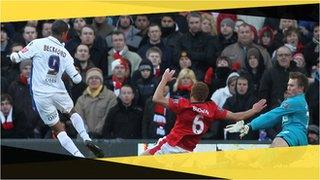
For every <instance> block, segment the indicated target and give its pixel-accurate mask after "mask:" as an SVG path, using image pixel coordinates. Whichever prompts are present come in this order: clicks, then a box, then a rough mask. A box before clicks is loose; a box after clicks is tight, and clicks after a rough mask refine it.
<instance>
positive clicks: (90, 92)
mask: <svg viewBox="0 0 320 180" xmlns="http://www.w3.org/2000/svg"><path fill="white" fill-rule="evenodd" d="M86 83H87V84H88V87H87V89H86V90H85V91H84V92H83V94H82V96H80V97H79V99H78V101H77V103H76V106H75V108H76V110H77V112H78V113H79V115H80V116H81V117H83V119H84V123H85V125H86V128H87V132H88V133H89V134H90V135H91V137H93V138H101V137H102V128H103V126H104V122H105V118H106V117H107V115H108V113H109V111H110V109H111V108H112V107H113V106H115V105H116V104H117V100H116V99H117V97H116V95H115V94H114V93H113V92H112V91H110V90H109V89H108V88H107V87H106V86H104V85H103V76H102V72H101V70H100V69H98V68H91V69H89V70H88V71H87V73H86Z"/></svg>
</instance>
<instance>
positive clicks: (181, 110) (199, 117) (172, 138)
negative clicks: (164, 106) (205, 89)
mask: <svg viewBox="0 0 320 180" xmlns="http://www.w3.org/2000/svg"><path fill="white" fill-rule="evenodd" d="M168 106H169V109H170V110H171V111H173V112H174V113H176V122H175V124H174V127H173V128H172V130H171V131H170V133H169V134H168V135H167V136H166V139H167V141H168V144H169V145H170V146H179V147H181V148H183V149H186V150H188V151H193V149H194V148H195V147H196V145H197V144H198V143H199V141H200V139H201V137H202V135H203V134H205V133H206V132H207V131H208V128H209V127H210V124H211V122H212V121H213V120H217V119H225V118H226V115H227V110H224V109H221V108H219V107H218V106H217V105H216V104H215V103H214V102H213V101H208V102H200V103H191V102H190V100H188V99H184V98H180V99H171V98H170V99H169V105H168Z"/></svg>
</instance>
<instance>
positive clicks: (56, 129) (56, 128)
mask: <svg viewBox="0 0 320 180" xmlns="http://www.w3.org/2000/svg"><path fill="white" fill-rule="evenodd" d="M51 129H52V130H53V131H54V132H55V133H56V134H59V133H60V132H61V131H65V127H64V124H63V123H62V122H60V121H58V122H57V123H56V124H55V125H53V126H51Z"/></svg>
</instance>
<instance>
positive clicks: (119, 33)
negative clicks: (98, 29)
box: [111, 30, 126, 41]
mask: <svg viewBox="0 0 320 180" xmlns="http://www.w3.org/2000/svg"><path fill="white" fill-rule="evenodd" d="M119 35H122V36H123V38H124V41H126V35H125V34H124V33H123V32H121V31H118V30H115V31H113V32H112V34H111V40H112V41H113V39H112V37H113V36H119Z"/></svg>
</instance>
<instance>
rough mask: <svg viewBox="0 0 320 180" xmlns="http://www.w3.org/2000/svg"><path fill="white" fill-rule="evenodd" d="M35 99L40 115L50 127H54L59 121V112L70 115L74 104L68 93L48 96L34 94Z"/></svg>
mask: <svg viewBox="0 0 320 180" xmlns="http://www.w3.org/2000/svg"><path fill="white" fill-rule="evenodd" d="M33 99H34V102H35V105H36V108H37V110H38V112H39V115H40V117H41V119H42V120H43V122H44V123H45V124H46V125H48V126H53V125H55V124H56V123H57V122H58V121H59V114H58V110H59V111H60V112H62V113H69V112H70V111H71V109H72V108H73V106H74V104H73V101H72V99H71V98H70V96H69V94H68V93H67V92H65V93H55V94H47V95H37V94H33Z"/></svg>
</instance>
